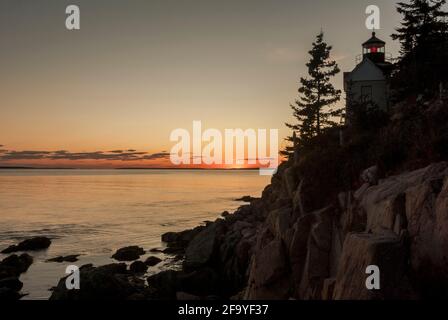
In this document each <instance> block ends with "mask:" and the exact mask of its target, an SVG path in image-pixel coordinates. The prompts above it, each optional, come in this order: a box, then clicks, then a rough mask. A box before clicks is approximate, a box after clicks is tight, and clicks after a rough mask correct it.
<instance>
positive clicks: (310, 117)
mask: <svg viewBox="0 0 448 320" xmlns="http://www.w3.org/2000/svg"><path fill="white" fill-rule="evenodd" d="M331 50H332V46H329V45H328V44H327V43H325V42H324V34H323V32H321V33H320V34H319V35H317V38H316V41H315V42H314V43H313V47H312V49H311V50H310V51H309V54H310V55H311V59H310V61H309V62H308V63H307V64H306V66H307V67H308V75H309V77H307V78H301V79H300V83H301V87H300V88H299V90H298V91H299V98H298V99H297V100H296V101H295V104H292V105H291V108H292V109H293V111H294V117H295V118H296V119H297V121H298V122H297V123H296V124H288V123H287V124H286V125H287V126H288V127H289V128H291V129H292V130H293V132H297V134H298V143H299V144H303V143H305V142H307V141H308V140H309V139H311V138H312V137H314V136H317V135H319V134H320V133H321V132H322V130H323V129H324V128H328V127H334V126H336V125H337V122H336V121H335V117H338V116H339V117H340V116H342V108H335V107H334V104H335V103H336V102H338V101H339V100H340V97H341V91H340V90H336V89H335V88H334V86H333V84H332V83H331V79H332V77H334V76H335V75H337V74H338V73H339V72H340V70H339V67H338V65H337V63H336V61H334V60H331V59H330V52H331ZM287 140H288V141H291V142H292V141H293V140H294V138H293V136H291V137H288V138H287ZM291 150H292V148H291V147H290V148H287V150H286V152H284V153H285V154H288V153H289V152H291Z"/></svg>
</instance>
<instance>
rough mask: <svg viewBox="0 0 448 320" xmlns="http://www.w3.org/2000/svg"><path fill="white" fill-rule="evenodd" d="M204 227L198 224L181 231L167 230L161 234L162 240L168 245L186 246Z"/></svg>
mask: <svg viewBox="0 0 448 320" xmlns="http://www.w3.org/2000/svg"><path fill="white" fill-rule="evenodd" d="M204 229H205V227H204V226H198V227H196V228H194V229H189V230H184V231H181V232H167V233H164V234H163V235H162V242H165V243H166V244H167V245H168V246H174V247H186V246H187V245H188V244H189V243H190V241H191V240H193V238H194V237H196V236H197V235H198V234H199V233H200V232H201V231H202V230H204Z"/></svg>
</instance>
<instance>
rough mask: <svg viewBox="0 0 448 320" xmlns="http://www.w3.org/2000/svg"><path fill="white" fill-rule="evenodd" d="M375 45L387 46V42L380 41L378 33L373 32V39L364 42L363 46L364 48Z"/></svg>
mask: <svg viewBox="0 0 448 320" xmlns="http://www.w3.org/2000/svg"><path fill="white" fill-rule="evenodd" d="M373 44H382V45H385V44H386V42H384V41H383V40H381V39H378V38H377V37H376V33H375V32H372V38H370V39H369V40H367V41H366V42H364V43H363V44H362V45H363V46H368V45H373Z"/></svg>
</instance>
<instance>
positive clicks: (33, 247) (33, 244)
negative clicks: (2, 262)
mask: <svg viewBox="0 0 448 320" xmlns="http://www.w3.org/2000/svg"><path fill="white" fill-rule="evenodd" d="M50 245H51V240H50V239H49V238H47V237H34V238H31V239H27V240H24V241H22V242H20V243H19V244H17V245H12V246H9V247H8V248H6V249H4V250H3V251H2V253H13V252H17V251H37V250H44V249H47V248H48V247H49V246H50Z"/></svg>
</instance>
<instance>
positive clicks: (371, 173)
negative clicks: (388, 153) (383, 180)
mask: <svg viewBox="0 0 448 320" xmlns="http://www.w3.org/2000/svg"><path fill="white" fill-rule="evenodd" d="M378 179H379V174H378V166H372V167H370V168H368V169H366V170H364V171H363V172H362V173H361V180H362V181H363V182H364V183H368V184H369V185H371V186H373V185H376V184H378Z"/></svg>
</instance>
